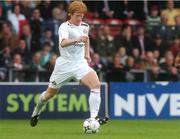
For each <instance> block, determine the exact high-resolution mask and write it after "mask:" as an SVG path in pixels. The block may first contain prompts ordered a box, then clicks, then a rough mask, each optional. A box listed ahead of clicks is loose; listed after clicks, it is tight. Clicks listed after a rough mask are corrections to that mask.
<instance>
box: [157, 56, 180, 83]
mask: <svg viewBox="0 0 180 139" xmlns="http://www.w3.org/2000/svg"><path fill="white" fill-rule="evenodd" d="M173 64H174V56H173V55H172V54H167V55H166V56H165V62H164V63H162V64H161V65H160V67H161V70H163V71H164V72H165V73H166V76H165V75H164V76H165V77H166V78H165V77H164V78H165V79H166V80H168V81H177V80H178V77H177V75H178V72H177V69H176V68H175V67H174V65H173Z"/></svg>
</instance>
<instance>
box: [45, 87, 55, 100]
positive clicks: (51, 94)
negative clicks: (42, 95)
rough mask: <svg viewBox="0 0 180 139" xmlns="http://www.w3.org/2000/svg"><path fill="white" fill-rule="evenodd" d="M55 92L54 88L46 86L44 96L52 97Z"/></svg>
mask: <svg viewBox="0 0 180 139" xmlns="http://www.w3.org/2000/svg"><path fill="white" fill-rule="evenodd" d="M56 94H57V90H56V89H50V88H48V89H47V91H46V98H47V99H50V98H52V97H54V96H55V95H56Z"/></svg>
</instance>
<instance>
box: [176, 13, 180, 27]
mask: <svg viewBox="0 0 180 139" xmlns="http://www.w3.org/2000/svg"><path fill="white" fill-rule="evenodd" d="M175 25H176V26H180V14H179V15H177V16H176V17H175Z"/></svg>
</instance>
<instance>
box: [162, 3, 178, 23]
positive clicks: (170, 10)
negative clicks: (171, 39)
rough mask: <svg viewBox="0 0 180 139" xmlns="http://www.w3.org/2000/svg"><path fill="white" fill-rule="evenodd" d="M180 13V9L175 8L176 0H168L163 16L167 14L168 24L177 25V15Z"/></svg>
mask: <svg viewBox="0 0 180 139" xmlns="http://www.w3.org/2000/svg"><path fill="white" fill-rule="evenodd" d="M178 14H179V12H178V10H177V9H175V8H174V1H173V0H168V1H167V9H165V10H162V12H161V16H167V18H168V25H175V17H176V16H177V15H178Z"/></svg>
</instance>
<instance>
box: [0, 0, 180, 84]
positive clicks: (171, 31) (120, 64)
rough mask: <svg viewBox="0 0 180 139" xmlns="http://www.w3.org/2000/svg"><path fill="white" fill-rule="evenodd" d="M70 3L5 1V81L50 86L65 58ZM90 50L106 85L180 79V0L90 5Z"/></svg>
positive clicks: (1, 60)
mask: <svg viewBox="0 0 180 139" xmlns="http://www.w3.org/2000/svg"><path fill="white" fill-rule="evenodd" d="M69 2H70V1H69V0H65V1H50V0H46V1H18V0H13V1H12V0H6V1H1V2H0V81H1V82H48V80H49V77H50V75H51V72H52V71H53V67H54V65H55V60H56V58H57V57H58V56H59V50H58V28H59V25H60V24H61V23H62V22H64V21H66V20H68V16H67V8H68V4H69ZM84 2H85V3H86V5H87V7H88V10H89V11H88V13H87V14H86V15H85V18H84V21H85V22H87V23H88V24H89V25H90V32H89V37H90V47H91V49H90V51H91V58H92V62H91V64H90V66H91V67H92V68H94V69H95V70H96V71H97V73H98V75H99V77H100V80H101V81H102V82H110V81H120V82H147V81H179V80H180V75H179V74H178V71H177V69H176V68H175V67H174V59H175V56H176V55H177V53H178V52H179V51H180V2H179V1H172V0H169V1H158V2H156V1H147V0H142V1H138V2H137V1H128V0H122V1H108V0H102V1H86V0H85V1H84Z"/></svg>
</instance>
